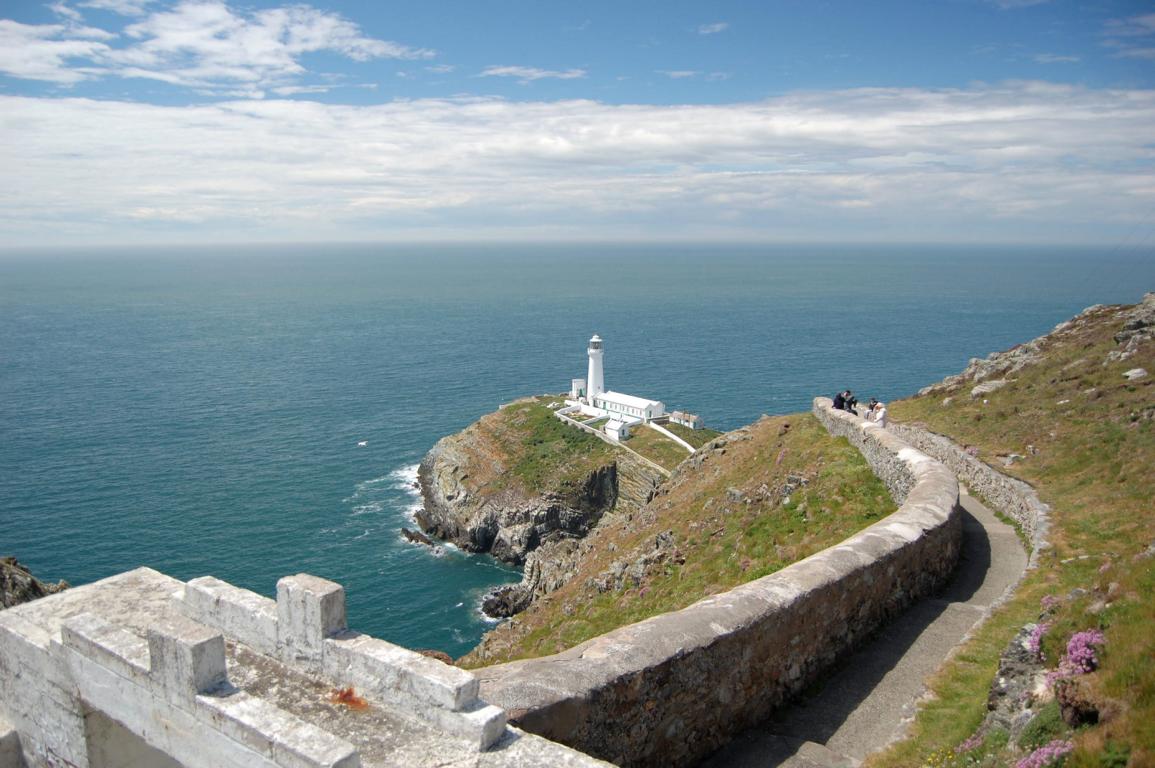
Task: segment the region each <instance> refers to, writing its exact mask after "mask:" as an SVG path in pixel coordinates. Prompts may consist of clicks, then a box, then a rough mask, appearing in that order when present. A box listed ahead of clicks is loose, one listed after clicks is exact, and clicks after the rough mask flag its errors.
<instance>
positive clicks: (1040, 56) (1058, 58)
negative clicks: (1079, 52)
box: [1033, 53, 1082, 64]
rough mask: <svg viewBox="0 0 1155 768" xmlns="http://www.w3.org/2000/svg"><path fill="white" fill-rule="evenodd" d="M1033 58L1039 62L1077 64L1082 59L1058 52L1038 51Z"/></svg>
mask: <svg viewBox="0 0 1155 768" xmlns="http://www.w3.org/2000/svg"><path fill="white" fill-rule="evenodd" d="M1033 58H1034V60H1035V63H1037V64H1075V63H1077V62H1080V61H1082V59H1081V58H1080V57H1078V56H1063V55H1061V54H1058V53H1037V54H1035V55H1034V57H1033Z"/></svg>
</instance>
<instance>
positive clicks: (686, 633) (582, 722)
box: [478, 399, 962, 766]
mask: <svg viewBox="0 0 1155 768" xmlns="http://www.w3.org/2000/svg"><path fill="white" fill-rule="evenodd" d="M814 410H815V413H816V415H818V417H819V419H821V420H822V422H823V423H824V424H825V425H826V426H827V429H828V430H830V431H831V432H833V433H834V434H838V435H845V436H847V437H848V438H850V439H851V440H852V441H853V442H854V444H855V445H857V446H858V447H859V449H860V450H861V451H862V452H863V454H864V455H865V456H866V458H867V460H868V461H869V462H870V463H871V465H872V466H873V467H874V469H875V471H876V472H877V473H878V474H879V476H880V477H882V478H883V480H884V481H885V482H886V483H887V485H888V487H889V488H890V489H891V492H892V494H893V495H894V497H895V500H896V501H898V502H899V503H900V505H901V506H900V507H899V509H898V511H896V512H895V513H894V514H892V515H890V516H889V517H887V518H886V519H885V520H882V521H880V522H878V523H876V524H874V525H872V526H870V527H869V528H867V529H866V530H864V531H862V532H860V533H859V534H857V535H855V536H853V537H851V538H850V539H847V540H846V541H844V542H842V543H841V544H839V545H837V546H834V547H831V548H829V549H826V550H824V551H822V552H819V553H817V554H815V555H813V556H811V557H808V558H806V559H805V560H802V561H801V562H798V563H795V564H794V565H792V566H790V567H788V568H785V569H783V570H782V571H779V572H778V573H775V574H772V575H770V576H765V577H763V578H761V579H757V580H755V581H752V582H749V583H747V584H744V585H742V586H739V587H737V588H735V589H732V590H730V591H728V592H726V593H723V594H719V595H714V596H712V597H709V598H706V599H704V600H701V601H699V602H697V603H695V604H694V605H692V606H690V607H688V608H685V609H683V610H681V611H676V612H672V613H667V614H663V615H661V616H655V617H653V618H651V619H647V620H645V621H642V622H639V623H637V624H633V625H630V626H627V627H622V628H620V629H617V630H615V631H613V632H610V633H607V634H605V635H602V636H600V637H597V638H594V639H592V640H589V641H587V642H585V643H582V644H581V645H578V646H576V647H574V648H571V649H569V650H567V651H564V652H562V653H559V654H556V655H554V656H549V657H545V658H541V659H531V660H526V661H518V662H513V663H510V664H503V665H499V666H494V667H489V668H486V669H482V670H479V671H478V677H479V678H480V680H481V694H482V696H483V697H484V698H485V700H487V701H490V702H492V703H494V704H497V705H499V706H502V707H504V708H505V709H506V710H507V711H508V712H509V714H510V717H511V719H512V721H513V722H516V723H518V724H519V725H520V726H521V727H523V728H525V729H526V730H529V731H532V732H534V733H538V734H540V735H543V736H546V737H547V738H550V739H553V740H555V741H560V742H562V743H565V744H569V745H571V746H574V747H576V748H578V749H580V750H582V751H584V752H588V753H590V754H592V755H595V756H598V757H602V758H604V759H608V760H610V761H612V762H614V763H617V764H619V765H639V766H640V765H663V766H682V765H690V764H692V763H694V762H696V761H697V760H699V759H701V758H702V757H703V756H705V755H706V754H708V753H709V752H711V751H713V750H714V749H715V748H717V747H718V746H720V745H721V744H723V743H725V741H726V740H728V739H729V738H730V737H731V736H732V735H733V734H735V733H737V732H739V731H741V730H743V729H745V728H747V727H749V726H752V725H754V724H755V723H757V722H759V721H760V720H762V719H763V718H765V717H766V716H767V715H768V714H769V712H770V711H771V710H772V709H773V708H775V707H776V706H778V705H780V704H782V703H784V702H785V701H787V700H788V699H789V698H790V697H792V696H793V695H795V694H797V693H798V692H799V691H801V690H802V689H803V688H805V687H806V686H807V685H808V684H810V683H811V682H813V681H814V680H815V679H816V678H817V677H818V676H819V675H820V674H821V673H822V672H823V671H824V670H826V669H827V668H829V666H830V665H831V664H832V663H834V662H835V661H836V660H837V659H838V658H840V657H841V656H842V655H843V654H844V653H845V652H846V651H848V650H849V649H851V648H852V647H854V646H855V645H856V644H857V643H858V642H859V641H860V640H862V639H863V638H864V637H866V636H867V635H869V634H870V633H871V632H873V631H874V630H875V629H877V628H878V627H879V625H880V624H881V623H882V622H884V621H885V620H887V619H888V618H890V617H892V616H894V615H895V614H897V613H898V612H900V611H901V610H902V609H904V608H905V607H906V606H907V605H909V604H910V603H911V602H912V601H913V600H915V599H917V598H919V597H922V596H924V595H927V594H929V593H931V592H933V591H934V590H935V589H936V588H937V587H938V586H940V585H941V584H942V583H943V582H944V581H945V580H946V579H947V577H948V576H949V575H950V573H951V571H952V570H953V568H954V565H955V563H956V561H957V559H958V554H959V547H960V544H961V539H962V527H961V514H960V508H959V506H958V482H957V480H956V479H955V477H954V475H953V474H952V473H951V472H950V471H949V470H948V469H947V468H946V467H944V466H943V465H942V464H940V463H939V462H937V461H935V460H933V459H932V458H930V457H929V456H927V455H926V454H925V453H923V452H921V451H918V450H916V449H914V448H913V447H911V446H909V445H908V444H906V443H905V442H903V441H902V440H901V439H899V438H898V437H897V436H896V435H894V434H892V433H890V432H887V431H886V430H882V429H879V428H877V427H876V425H872V424H867V423H866V422H863V421H862V420H860V419H857V418H855V417H853V416H851V415H850V414H844V413H841V412H836V411H834V410H833V409H832V408H831V404H830V401H829V400H824V399H819V400H816V401H815V407H814Z"/></svg>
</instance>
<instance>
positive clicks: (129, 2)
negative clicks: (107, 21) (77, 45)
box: [80, 0, 152, 16]
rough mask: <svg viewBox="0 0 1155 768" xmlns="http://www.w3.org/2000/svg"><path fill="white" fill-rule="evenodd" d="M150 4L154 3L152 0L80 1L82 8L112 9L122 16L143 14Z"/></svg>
mask: <svg viewBox="0 0 1155 768" xmlns="http://www.w3.org/2000/svg"><path fill="white" fill-rule="evenodd" d="M150 5H152V0H85V2H82V3H80V7H81V8H96V9H98V10H102V11H112V12H113V13H119V14H120V15H121V16H142V15H144V12H145V9H146V8H148V6H150Z"/></svg>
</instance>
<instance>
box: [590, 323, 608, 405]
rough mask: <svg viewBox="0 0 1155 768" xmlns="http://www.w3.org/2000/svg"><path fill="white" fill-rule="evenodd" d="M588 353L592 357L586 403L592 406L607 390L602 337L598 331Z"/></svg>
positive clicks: (591, 341) (591, 340)
mask: <svg viewBox="0 0 1155 768" xmlns="http://www.w3.org/2000/svg"><path fill="white" fill-rule="evenodd" d="M586 354H588V355H589V357H590V366H589V372H588V373H587V375H586V403H588V404H589V405H592V406H596V404H597V396H598V395H600V394H601V393H603V392H605V391H606V386H605V382H604V380H603V379H602V337H601V336H598V335H597V334H596V333H595V334H594V336H593V338H592V339H590V346H589V349H588V350H586Z"/></svg>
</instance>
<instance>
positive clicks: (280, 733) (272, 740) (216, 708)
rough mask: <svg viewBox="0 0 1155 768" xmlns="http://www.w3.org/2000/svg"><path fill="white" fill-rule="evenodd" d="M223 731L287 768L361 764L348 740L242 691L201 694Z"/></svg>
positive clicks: (199, 700)
mask: <svg viewBox="0 0 1155 768" xmlns="http://www.w3.org/2000/svg"><path fill="white" fill-rule="evenodd" d="M197 703H198V704H199V705H200V706H201V707H203V708H204V709H206V710H208V711H209V712H210V713H211V719H212V722H213V724H214V725H215V727H216V728H217V729H219V730H220V732H221V733H222V734H224V735H225V736H228V737H229V738H231V739H233V740H234V741H236V742H238V743H239V744H242V745H244V746H245V747H246V748H248V749H251V750H252V751H253V752H255V753H257V754H258V755H261V756H262V757H264V758H266V759H268V760H270V761H272V762H274V763H276V764H277V765H279V766H284V767H285V768H359V766H360V765H361V757H360V755H359V753H358V752H357V750H356V749H355V748H354V747H353V746H352V745H351V744H350V743H349V742H347V741H345V740H344V739H341V738H339V737H337V736H334V735H333V734H331V733H329V732H328V731H325V730H323V729H321V728H319V727H317V726H316V725H313V724H312V723H309V722H305V721H304V720H301V719H299V718H297V717H295V716H293V715H291V714H289V713H287V712H285V711H284V710H282V709H279V708H277V707H276V706H274V705H273V704H271V703H269V702H267V701H265V700H264V699H261V698H258V697H256V696H251V695H249V694H247V693H245V692H243V691H234V692H231V693H230V694H229V695H228V696H224V697H216V696H199V697H198V698H197Z"/></svg>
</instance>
